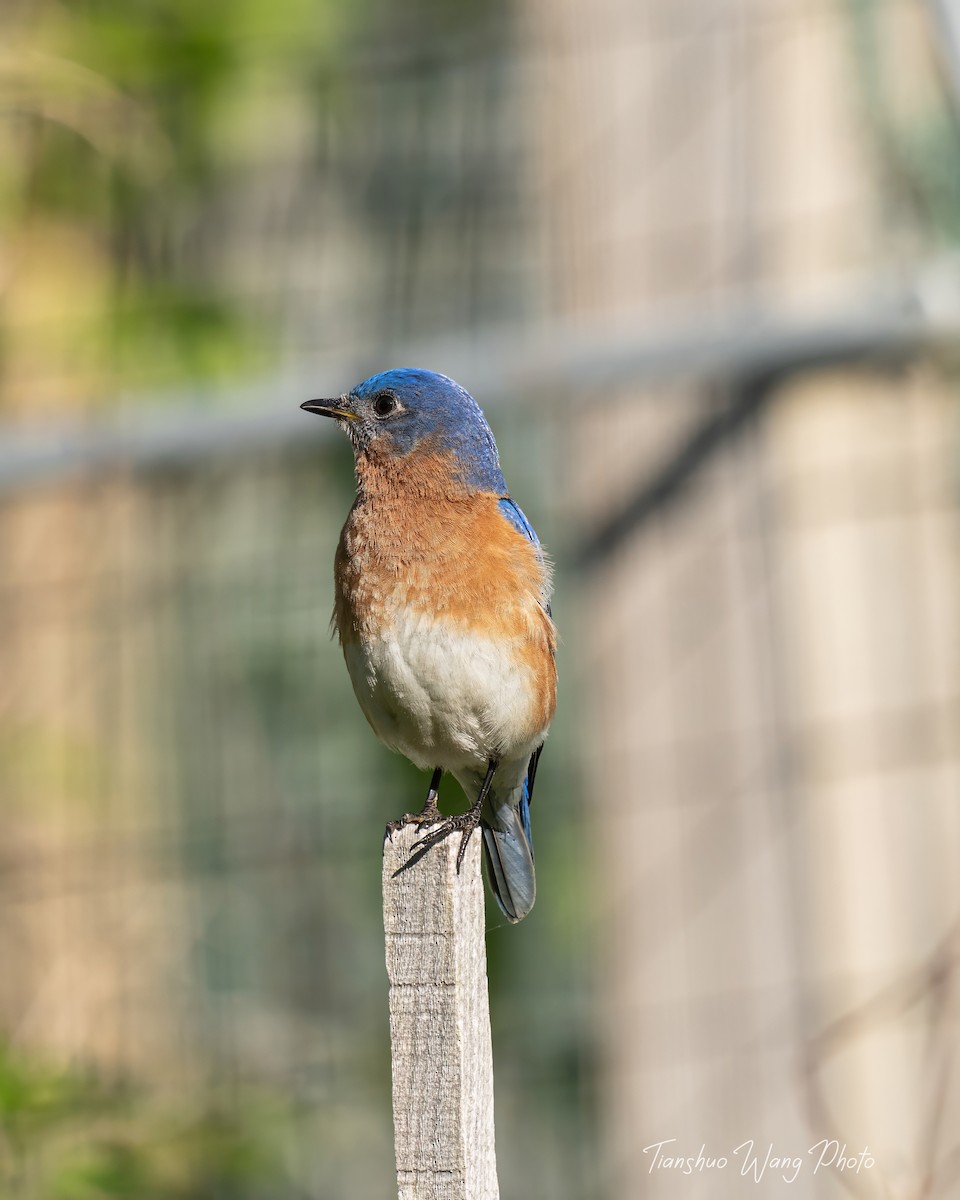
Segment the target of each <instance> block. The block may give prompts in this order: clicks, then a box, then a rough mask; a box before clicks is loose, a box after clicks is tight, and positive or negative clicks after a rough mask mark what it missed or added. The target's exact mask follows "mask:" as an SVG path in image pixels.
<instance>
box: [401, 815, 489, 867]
mask: <svg viewBox="0 0 960 1200" xmlns="http://www.w3.org/2000/svg"><path fill="white" fill-rule="evenodd" d="M479 824H480V811H479V809H477V811H476V812H474V810H473V809H470V810H469V811H468V812H465V813H457V814H456V816H453V817H447V818H446V820H445V821H444V822H443V824H442V825H440V827H439V828H438V829H431V830H430V832H429V833H425V834H424V835H423V837H421V838H417V840H416V841H415V842H414V843H413V845H412V846H411V847H410V850H411V853H414V854H415V853H416V852H417V851H418V850H429V849H431V848H432V847H433V846H436V845H437V844H438V843H439V842H442V841H443V840H444V838H446V837H449V836H450V834H451V833H455V832H456V831H457V830H460V832H461V838H460V848H459V849H458V850H457V874H458V875H459V874H460V868H461V866H462V865H463V859H464V856H465V855H466V853H467V843H468V842H469V841H470V835H471V834H472V833H473V831H474V830H475V829H476V827H477V826H478V825H479Z"/></svg>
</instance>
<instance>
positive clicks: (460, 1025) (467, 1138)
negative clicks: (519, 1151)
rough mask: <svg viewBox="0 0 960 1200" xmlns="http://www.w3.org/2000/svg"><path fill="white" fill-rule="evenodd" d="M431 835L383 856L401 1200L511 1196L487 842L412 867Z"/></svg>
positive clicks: (391, 844)
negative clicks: (498, 1094) (497, 1120)
mask: <svg viewBox="0 0 960 1200" xmlns="http://www.w3.org/2000/svg"><path fill="white" fill-rule="evenodd" d="M421 832H422V831H420V830H417V829H415V828H407V829H402V830H400V831H399V832H397V833H395V834H394V835H393V839H392V840H391V839H389V838H388V839H387V841H386V842H385V844H384V853H383V922H384V932H385V934H386V957H387V975H388V977H389V980H390V1044H391V1052H392V1060H393V1124H394V1136H395V1139H396V1152H397V1190H398V1195H399V1200H499V1195H500V1192H499V1188H498V1185H497V1166H496V1154H495V1150H494V1125H493V1053H492V1048H491V1042H490V1010H489V1002H488V998H487V953H486V941H485V932H484V903H483V884H482V882H481V878H480V836H479V833H475V834H474V836H473V837H472V838H471V839H470V844H469V846H468V847H467V854H466V858H465V859H464V862H463V868H462V870H461V873H460V875H459V876H458V875H457V869H456V861H455V860H456V854H457V848H458V846H459V843H460V838H459V835H456V834H454V835H453V836H452V837H448V838H447V839H446V840H445V841H443V842H441V843H440V844H439V845H438V846H434V847H433V848H432V849H430V850H429V851H428V852H427V853H426V854H424V855H423V856H422V857H421V858H419V860H418V861H416V862H414V863H413V864H412V865H410V866H408V865H407V864H408V862H409V860H410V851H411V847H412V845H413V843H414V842H415V841H416V839H417V837H418V836H419V835H420V833H421Z"/></svg>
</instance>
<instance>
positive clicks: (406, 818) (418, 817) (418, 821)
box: [387, 799, 443, 838]
mask: <svg viewBox="0 0 960 1200" xmlns="http://www.w3.org/2000/svg"><path fill="white" fill-rule="evenodd" d="M442 820H443V813H442V812H441V811H440V809H439V808H437V802H436V800H435V799H431V800H428V801H427V802H426V804H425V805H424V806H423V808H421V809H420V811H419V812H415V813H404V814H403V816H402V817H398V818H397V819H396V820H395V821H388V822H387V837H388V838H392V837H393V835H394V834H395V833H399V832H400V830H401V829H403V828H404V826H405V825H417V826H421V825H436V824H438V823H439V822H440V821H442Z"/></svg>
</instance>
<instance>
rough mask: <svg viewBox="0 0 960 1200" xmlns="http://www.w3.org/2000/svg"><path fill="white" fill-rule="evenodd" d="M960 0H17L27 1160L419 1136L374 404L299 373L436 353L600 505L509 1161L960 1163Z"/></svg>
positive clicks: (17, 740) (7, 159)
mask: <svg viewBox="0 0 960 1200" xmlns="http://www.w3.org/2000/svg"><path fill="white" fill-rule="evenodd" d="M958 9H960V5H957V4H956V3H955V2H954V0H939V2H937V0H929V2H926V3H924V2H923V0H642V2H641V3H637V2H636V0H592V2H591V3H590V4H586V3H584V2H583V0H581V2H580V3H577V2H576V0H486V2H485V3H480V2H479V0H460V2H459V3H455V2H454V0H448V2H445V3H444V2H441V0H406V3H403V4H399V5H398V4H390V3H387V2H386V0H352V2H348V0H310V2H307V0H229V2H227V0H208V2H207V3H204V4H193V3H189V2H188V0H73V2H71V3H66V2H64V0H59V2H58V0H5V3H4V4H3V6H2V8H0V815H2V824H3V835H2V837H0V914H2V915H0V1193H2V1195H3V1196H5V1197H6V1196H9V1197H12V1198H15V1200H41V1198H42V1200H109V1198H113V1197H129V1198H131V1200H321V1198H322V1200H340V1198H349V1200H361V1198H365V1197H369V1198H371V1200H378V1198H381V1197H388V1196H391V1195H394V1194H395V1181H394V1174H393V1142H392V1137H393V1131H392V1123H391V1112H390V1094H389V1044H388V1030H387V1019H386V977H385V972H384V967H383V943H382V925H381V915H380V891H379V877H380V837H381V831H382V828H383V825H384V823H385V822H386V820H387V819H388V818H390V817H392V816H395V815H397V814H399V813H401V812H403V811H404V810H406V809H409V808H411V807H413V806H415V805H416V804H418V803H419V801H420V800H421V798H422V794H423V792H424V787H425V777H424V776H422V775H420V774H418V773H417V772H415V771H414V770H412V769H411V768H409V767H408V766H407V765H406V764H405V763H403V762H401V761H400V760H399V759H397V758H395V757H393V756H391V755H390V754H389V753H388V752H387V751H386V750H384V749H383V748H382V747H380V746H379V745H378V744H377V743H376V742H375V740H374V739H373V737H372V735H371V734H370V732H369V730H368V728H367V726H366V724H365V722H364V721H363V719H362V717H361V715H360V712H359V710H358V708H357V706H356V704H355V701H354V699H353V696H352V694H351V692H350V688H349V684H348V681H347V676H346V672H345V670H344V667H343V663H342V660H341V656H340V651H339V649H338V647H337V646H336V644H335V642H332V641H331V640H330V638H329V636H328V618H329V614H330V611H331V602H332V555H333V548H334V545H335V541H336V538H337V535H338V533H339V529H340V525H341V523H342V520H343V518H344V515H345V513H346V511H347V508H348V507H349V504H350V502H351V498H352V489H353V480H352V461H351V456H350V453H349V449H348V446H347V445H346V443H345V441H343V440H342V439H340V438H338V436H337V434H336V430H334V429H332V428H328V427H327V426H326V424H325V423H323V422H319V421H316V420H315V419H313V418H310V417H307V416H305V415H304V414H303V413H301V412H300V411H299V409H298V408H297V405H298V403H299V402H300V401H301V400H304V399H308V398H310V397H313V396H317V395H321V396H323V395H330V394H337V393H339V392H340V391H342V390H345V389H347V388H348V387H350V386H351V385H352V384H354V383H355V382H357V381H358V380H360V379H361V378H363V377H364V376H366V375H367V374H369V373H371V372H372V371H374V370H380V369H383V368H386V367H388V366H398V365H413V366H426V367H430V368H433V369H436V370H441V371H444V372H446V373H447V374H450V375H452V376H454V377H455V378H456V379H458V380H459V381H460V382H461V383H462V384H464V385H465V386H466V387H467V388H468V389H469V390H471V391H472V392H473V393H474V394H475V395H476V396H477V398H478V399H479V400H480V402H481V404H482V405H483V406H484V408H485V410H486V412H487V414H488V417H489V419H490V421H491V424H492V425H493V427H494V431H495V433H496V436H497V438H498V441H499V444H500V448H501V453H502V458H503V462H504V468H505V474H506V476H507V479H508V480H509V481H510V483H511V487H512V490H513V493H514V494H515V495H516V497H517V498H518V499H519V500H520V502H521V504H522V505H523V507H524V509H525V510H526V512H527V514H528V515H529V517H530V518H531V520H533V521H534V523H535V524H536V526H537V528H538V530H539V532H540V534H541V536H542V538H543V540H544V541H545V543H546V544H547V546H548V547H549V548H550V550H551V551H552V554H553V556H554V558H555V560H556V564H557V582H558V588H557V598H556V616H557V620H558V623H559V626H560V629H561V633H562V638H563V644H562V647H561V655H560V670H561V677H562V687H561V701H560V711H559V713H558V717H557V722H556V726H555V728H554V732H553V733H552V735H551V738H550V741H549V745H548V748H547V752H546V753H545V754H544V757H543V761H542V764H541V775H540V776H539V782H538V787H537V792H538V795H537V800H536V804H535V806H534V829H535V835H536V845H537V854H538V858H537V863H538V874H539V880H540V887H539V899H538V903H537V906H536V908H535V909H534V911H533V913H532V914H531V916H530V917H529V918H528V919H527V920H525V921H524V922H523V923H522V924H521V925H519V926H517V927H516V928H508V927H507V926H506V925H505V923H504V921H503V920H502V918H501V917H500V916H499V914H498V912H497V910H496V908H495V907H494V906H492V905H491V907H490V908H489V910H488V916H489V933H488V946H489V955H490V973H491V1005H492V1021H493V1033H494V1053H495V1071H496V1102H497V1116H498V1131H499V1132H498V1147H497V1149H498V1157H499V1165H500V1179H501V1187H502V1190H503V1194H504V1196H524V1197H531V1198H532V1197H549V1198H550V1200H567V1198H569V1200H574V1198H577V1200H583V1198H587V1200H623V1198H631V1197H643V1198H647V1197H649V1198H655V1200H659V1198H660V1197H663V1198H667V1197H669V1198H670V1200H686V1198H687V1197H701V1196H702V1197H708V1196H709V1197H717V1196H735V1195H740V1194H742V1193H743V1192H744V1191H745V1190H747V1191H750V1190H751V1189H754V1187H755V1184H754V1182H753V1179H752V1178H741V1177H740V1176H739V1174H738V1172H739V1169H740V1165H741V1162H742V1161H743V1158H744V1156H745V1154H744V1153H742V1154H741V1155H740V1156H734V1155H733V1154H732V1151H733V1149H734V1148H735V1147H738V1146H741V1145H742V1144H743V1143H744V1142H746V1141H747V1140H748V1139H749V1140H752V1141H754V1142H755V1143H756V1146H757V1149H758V1152H759V1153H760V1155H761V1158H762V1157H763V1154H764V1153H765V1151H766V1147H767V1145H768V1143H772V1144H773V1146H774V1154H775V1155H781V1154H782V1155H789V1156H791V1157H793V1156H801V1157H803V1159H804V1166H803V1169H802V1170H800V1172H799V1174H798V1175H797V1178H796V1180H795V1182H793V1183H792V1184H790V1185H789V1188H790V1191H789V1194H790V1195H791V1196H793V1197H814V1196H815V1197H818V1198H820V1197H827V1198H828V1200H829V1197H833V1196H845V1195H850V1194H853V1195H858V1196H866V1197H873V1196H877V1197H880V1196H883V1197H894V1196H895V1197H921V1196H923V1197H934V1196H950V1195H955V1194H956V1189H957V1187H958V1183H957V1180H958V1177H960V1134H958V1130H960V1078H958V1071H960V1064H958V1063H957V1061H956V1055H957V1050H958V1000H957V997H958V984H960V981H958V953H960V924H958V921H960V871H958V869H957V863H958V856H960V807H958V799H960V789H958V783H960V721H958V715H960V713H958V709H960V547H958V537H957V534H958V521H957V518H958V495H960V491H958V487H960V470H958V468H960V454H958V442H960V437H958V434H960V426H958V404H957V384H958V366H960V357H958V355H957V353H956V345H957V336H958V334H960V257H958V250H960V245H958V243H960V123H958V114H960V12H958ZM445 786H446V785H445ZM442 800H443V803H444V805H445V806H448V807H451V806H452V807H458V806H462V803H463V801H462V798H461V797H459V796H457V795H456V792H455V789H454V788H452V787H449V788H447V790H446V791H445V793H444V796H443V798H442ZM823 1138H829V1139H832V1138H836V1139H837V1140H838V1142H839V1143H844V1144H846V1146H847V1149H848V1152H849V1153H850V1154H859V1152H860V1151H861V1149H863V1148H864V1147H869V1150H870V1153H871V1155H872V1156H873V1158H874V1160H875V1165H874V1166H872V1167H869V1168H864V1169H861V1170H860V1171H859V1172H858V1173H855V1172H853V1171H846V1172H839V1171H838V1170H837V1169H836V1168H835V1167H834V1168H831V1169H826V1168H825V1169H823V1170H821V1171H820V1172H819V1173H818V1174H816V1175H814V1174H813V1169H812V1168H813V1162H812V1160H810V1158H809V1155H807V1151H808V1149H809V1148H810V1147H811V1146H813V1145H814V1144H815V1143H817V1142H819V1141H820V1140H821V1139H823ZM670 1139H673V1140H672V1141H670ZM659 1142H667V1143H668V1144H667V1145H666V1146H665V1147H664V1149H663V1154H664V1155H669V1154H671V1152H672V1153H674V1154H676V1155H680V1156H688V1155H689V1156H696V1155H697V1154H698V1152H699V1151H700V1148H701V1145H704V1146H705V1147H706V1152H707V1154H708V1155H714V1156H719V1155H726V1156H728V1157H729V1159H730V1163H731V1166H730V1167H729V1168H728V1170H726V1171H725V1172H718V1171H716V1170H713V1171H707V1172H705V1173H700V1172H697V1171H694V1172H693V1173H692V1174H689V1175H688V1174H682V1173H678V1172H677V1171H676V1170H670V1169H662V1168H656V1169H654V1168H653V1162H652V1154H651V1153H650V1152H646V1153H645V1152H644V1148H645V1147H649V1146H651V1145H653V1144H655V1143H659ZM762 1184H763V1186H762V1188H757V1189H756V1190H757V1194H760V1193H761V1192H762V1193H763V1194H764V1195H779V1194H780V1193H781V1191H782V1190H783V1188H785V1187H787V1186H788V1185H787V1184H786V1183H784V1182H783V1178H782V1173H781V1174H780V1175H777V1174H775V1173H774V1172H773V1171H772V1170H771V1171H769V1172H768V1173H767V1175H766V1176H765V1177H764V1179H763V1181H762Z"/></svg>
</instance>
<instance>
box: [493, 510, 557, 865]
mask: <svg viewBox="0 0 960 1200" xmlns="http://www.w3.org/2000/svg"><path fill="white" fill-rule="evenodd" d="M499 507H500V511H501V512H502V513H503V515H504V516H505V517H506V518H507V520H508V521H509V522H510V524H511V525H512V526H513V527H514V529H515V530H516V531H517V533H522V534H523V536H524V537H525V538H526V539H527V541H528V542H533V544H534V546H536V548H537V555H538V556H539V558H540V559H541V561H542V560H543V548H542V547H541V545H540V539H539V538H538V537H537V533H536V530H535V529H534V528H533V526H532V525H531V524H530V522H529V521H528V520H527V518H526V517H525V516H524V514H523V510H522V509H521V507H520V505H519V504H517V503H516V502H515V501H513V500H511V499H510V497H509V496H504V497H503V498H502V499H501V500H500V505H499ZM543 607H544V608H545V609H546V610H547V615H548V616H552V615H553V614H552V613H551V611H550V597H549V596H544V598H543ZM542 749H543V746H542V745H540V746H538V747H537V748H536V750H534V752H533V754H532V755H531V757H530V765H529V766H528V768H527V777H526V779H525V780H524V781H523V793H522V796H521V800H520V820H521V821H522V822H523V827H524V831H525V832H526V835H527V840H528V841H531V840H532V839H531V837H530V801H531V800H532V799H533V784H534V780H535V779H536V777H537V763H538V762H539V761H540V752H541V750H542ZM532 849H533V847H532V845H531V851H532Z"/></svg>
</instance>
